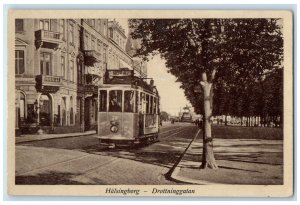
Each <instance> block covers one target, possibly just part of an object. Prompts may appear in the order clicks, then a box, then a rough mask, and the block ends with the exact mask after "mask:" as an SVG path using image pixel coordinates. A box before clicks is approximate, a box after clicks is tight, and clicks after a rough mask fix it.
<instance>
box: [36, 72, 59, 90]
mask: <svg viewBox="0 0 300 205" xmlns="http://www.w3.org/2000/svg"><path fill="white" fill-rule="evenodd" d="M35 81H36V90H37V91H38V92H43V93H56V92H57V91H58V90H59V87H60V86H62V80H61V77H59V76H50V75H37V76H36V78H35Z"/></svg>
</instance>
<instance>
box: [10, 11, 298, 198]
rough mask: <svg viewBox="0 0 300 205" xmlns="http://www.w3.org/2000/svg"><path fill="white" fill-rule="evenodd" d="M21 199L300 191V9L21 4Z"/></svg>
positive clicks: (16, 101) (14, 46)
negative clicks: (299, 37) (298, 180)
mask: <svg viewBox="0 0 300 205" xmlns="http://www.w3.org/2000/svg"><path fill="white" fill-rule="evenodd" d="M8 21H9V22H8V35H7V36H8V50H7V53H8V58H9V59H8V67H7V71H8V79H9V80H8V96H7V99H8V107H7V109H8V119H7V122H8V132H7V144H8V147H7V157H8V158H7V161H8V165H7V167H8V172H7V179H8V180H7V181H8V185H7V186H8V193H9V194H10V195H58V196H69V195H72V196H111V197H114V196H125V197H128V196H130V197H133V196H134V197H141V196H153V197H162V196H169V197H182V196H184V197H201V196H212V197H213V196H232V197H235V196H244V197H245V196H246V197H289V196H292V195H293V166H294V164H293V137H294V136H293V112H294V111H293V50H292V48H293V35H292V34H293V33H292V31H293V14H292V12H290V11H279V10H276V11H275V10H265V11H262V10H257V11H255V10H247V11H242V10H240V11H238V10H235V11H229V10H228V11H226V10H222V11H218V10H202V11H200V10H199V11H197V10H172V11H167V10H160V11H158V10H157V11H155V10H10V11H9V16H8Z"/></svg>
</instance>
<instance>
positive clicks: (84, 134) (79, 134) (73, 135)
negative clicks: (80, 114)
mask: <svg viewBox="0 0 300 205" xmlns="http://www.w3.org/2000/svg"><path fill="white" fill-rule="evenodd" d="M94 134H97V132H96V131H95V132H89V133H70V135H66V136H57V135H55V134H53V135H54V136H50V137H47V138H39V139H23V140H22V137H18V138H19V142H18V140H17V138H15V144H21V143H25V142H34V141H43V140H50V139H60V138H70V137H82V136H89V135H94Z"/></svg>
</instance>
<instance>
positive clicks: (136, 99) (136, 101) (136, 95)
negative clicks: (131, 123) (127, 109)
mask: <svg viewBox="0 0 300 205" xmlns="http://www.w3.org/2000/svg"><path fill="white" fill-rule="evenodd" d="M138 103H139V92H138V91H136V92H135V112H138V111H139V108H138Z"/></svg>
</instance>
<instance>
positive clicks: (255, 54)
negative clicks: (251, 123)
mask: <svg viewBox="0 0 300 205" xmlns="http://www.w3.org/2000/svg"><path fill="white" fill-rule="evenodd" d="M129 25H130V27H131V28H132V29H133V30H134V32H133V33H132V37H133V38H140V39H142V45H141V48H140V49H139V50H138V52H137V55H140V56H143V57H144V58H145V59H146V60H147V59H148V57H149V56H151V55H155V54H160V55H161V57H162V58H164V59H165V60H166V66H167V67H168V69H169V70H168V71H169V72H170V73H171V74H173V75H174V76H176V78H177V81H179V82H181V87H182V88H183V89H184V92H185V95H186V97H187V98H188V99H189V100H190V102H191V104H192V105H193V106H194V108H195V110H196V111H198V112H200V113H202V114H203V116H204V129H203V131H204V132H203V142H204V147H203V155H202V156H203V158H202V168H206V167H209V168H217V164H216V162H215V159H214V155H213V149H212V147H213V144H212V132H211V117H212V116H213V115H218V114H229V115H235V116H251V115H255V116H262V117H265V116H269V115H282V100H283V99H282V90H283V89H282V75H283V71H282V70H283V67H282V60H283V37H282V32H281V22H280V19H257V18H256V19H252V18H251V19H250V18H249V19H131V20H130V21H129ZM195 88H196V90H197V91H199V88H201V89H200V92H195ZM213 108H214V109H213Z"/></svg>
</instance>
